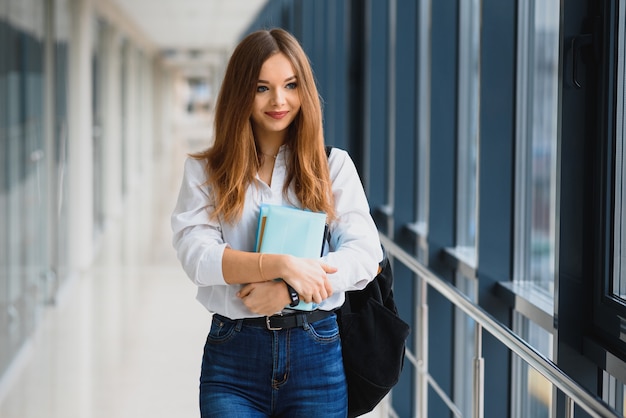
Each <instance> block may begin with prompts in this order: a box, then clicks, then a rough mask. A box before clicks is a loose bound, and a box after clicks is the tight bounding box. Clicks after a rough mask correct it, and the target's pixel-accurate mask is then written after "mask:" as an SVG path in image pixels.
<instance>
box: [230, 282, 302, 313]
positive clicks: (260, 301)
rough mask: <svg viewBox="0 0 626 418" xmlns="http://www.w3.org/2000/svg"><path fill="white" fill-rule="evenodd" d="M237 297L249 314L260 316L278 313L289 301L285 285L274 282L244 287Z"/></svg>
mask: <svg viewBox="0 0 626 418" xmlns="http://www.w3.org/2000/svg"><path fill="white" fill-rule="evenodd" d="M237 296H238V297H239V298H240V299H241V300H242V301H243V304H244V305H246V307H247V308H248V309H249V310H250V311H251V312H254V313H255V314H258V315H262V316H270V315H274V314H275V313H277V312H280V311H281V310H282V309H283V308H284V307H285V306H287V305H289V302H290V301H291V298H290V297H289V292H288V291H287V286H285V283H283V282H281V281H275V280H270V281H267V282H260V283H251V284H248V285H245V286H244V287H243V288H242V289H241V290H240V291H239V292H238V293H237Z"/></svg>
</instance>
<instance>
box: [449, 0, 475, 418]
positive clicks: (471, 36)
mask: <svg viewBox="0 0 626 418" xmlns="http://www.w3.org/2000/svg"><path fill="white" fill-rule="evenodd" d="M480 3H481V2H480V1H479V0H471V1H463V2H459V32H458V43H459V48H458V51H459V56H458V66H459V71H458V96H457V97H458V105H457V112H458V116H457V117H458V119H457V154H456V155H457V179H456V180H457V187H456V190H457V191H456V193H457V206H456V230H457V235H456V239H455V240H456V242H455V249H454V253H455V257H456V258H457V260H458V261H460V263H459V265H460V266H465V267H467V268H466V269H465V268H461V269H460V270H457V272H456V287H457V288H458V289H459V290H460V291H461V292H463V293H464V294H465V295H467V297H469V298H470V299H471V300H473V301H476V300H477V298H478V296H477V295H478V292H477V284H478V283H477V280H476V277H475V275H474V274H472V272H473V270H474V269H476V262H477V261H476V260H477V257H476V256H477V255H476V230H477V206H476V203H477V200H476V197H477V192H478V190H477V184H478V161H477V158H478V128H479V127H478V125H479V122H478V121H479V117H480V110H479V108H480V106H479V104H480V99H479V88H480V82H479V80H480V66H479V61H480ZM475 326H476V324H475V322H474V321H473V320H472V319H471V318H469V317H468V316H467V315H465V314H464V313H463V311H462V310H461V309H458V308H457V309H456V312H455V350H454V353H455V358H454V362H455V367H454V373H455V376H454V385H455V386H454V403H455V404H456V405H457V407H458V408H459V410H460V411H461V412H462V414H463V416H471V415H472V410H473V407H474V405H473V386H474V385H473V382H474V373H475V372H476V370H475V367H474V360H475V357H476V352H475V350H474V347H475V338H476V335H475Z"/></svg>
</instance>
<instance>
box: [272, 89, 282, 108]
mask: <svg viewBox="0 0 626 418" xmlns="http://www.w3.org/2000/svg"><path fill="white" fill-rule="evenodd" d="M284 103H285V93H284V92H283V91H282V90H281V89H274V94H273V95H272V104H273V105H274V106H280V105H282V104H284Z"/></svg>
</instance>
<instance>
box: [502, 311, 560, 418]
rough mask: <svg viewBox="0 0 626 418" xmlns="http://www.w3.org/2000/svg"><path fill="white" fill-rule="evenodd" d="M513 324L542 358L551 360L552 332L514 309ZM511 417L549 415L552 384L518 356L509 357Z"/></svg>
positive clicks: (546, 417) (550, 414)
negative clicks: (511, 358)
mask: <svg viewBox="0 0 626 418" xmlns="http://www.w3.org/2000/svg"><path fill="white" fill-rule="evenodd" d="M513 326H514V328H515V330H516V332H517V333H518V334H520V335H521V336H522V338H523V339H524V340H525V341H527V342H528V343H529V344H530V345H532V346H533V347H534V348H535V349H536V350H537V351H539V352H540V353H541V354H543V355H544V356H545V357H546V358H548V359H550V360H552V359H553V356H552V351H553V346H552V345H553V338H552V334H550V333H549V332H547V331H546V330H544V329H543V328H542V327H541V326H539V325H537V324H535V323H534V322H532V321H530V320H528V319H527V318H525V317H523V316H522V315H520V314H519V313H516V314H515V316H514V318H513ZM513 373H514V379H513V381H514V386H513V389H512V390H513V413H512V416H513V417H520V418H522V417H542V418H544V417H545V418H549V417H551V416H552V402H553V400H552V396H553V387H552V384H551V383H550V382H549V381H548V380H547V379H546V378H545V377H543V375H541V374H540V373H539V372H538V371H537V370H535V369H533V368H532V367H530V366H529V365H528V364H527V363H526V362H524V361H522V360H521V359H520V358H519V357H517V356H514V357H513Z"/></svg>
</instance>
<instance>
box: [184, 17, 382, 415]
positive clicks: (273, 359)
mask: <svg viewBox="0 0 626 418" xmlns="http://www.w3.org/2000/svg"><path fill="white" fill-rule="evenodd" d="M263 203H267V204H276V205H287V206H296V207H298V208H303V209H307V210H311V211H316V212H325V213H326V215H327V218H328V222H329V228H330V237H331V239H330V249H328V248H326V249H325V251H324V254H325V255H324V256H323V257H321V258H319V259H304V258H297V257H293V256H288V255H280V254H263V255H261V254H259V253H256V252H254V245H255V235H256V228H257V222H258V216H259V208H260V205H261V204H263ZM172 229H173V232H174V238H173V243H174V247H175V248H176V250H177V252H178V257H179V259H180V261H181V264H182V266H183V268H184V269H185V271H186V273H187V275H188V276H189V277H190V278H191V280H192V281H193V282H194V283H195V284H196V285H197V286H198V294H197V299H198V300H199V301H200V303H202V304H203V305H204V306H205V307H206V308H207V310H208V311H210V312H212V313H213V319H212V324H211V330H210V332H209V335H208V337H207V341H206V345H205V349H204V356H203V361H202V371H201V377H200V410H201V413H202V417H232V416H236V417H306V418H311V417H325V418H328V417H345V416H346V414H347V394H346V393H347V392H346V384H345V377H344V374H343V362H342V357H341V341H340V339H339V332H338V328H337V322H336V318H335V315H334V313H333V310H334V309H335V308H337V307H339V306H341V305H342V303H343V301H344V292H345V291H347V290H355V289H362V288H364V287H365V285H366V284H367V283H368V282H369V281H370V280H371V279H372V278H373V277H374V276H375V275H376V272H377V269H378V262H379V261H380V260H381V259H382V251H381V247H380V243H379V240H378V233H377V230H376V226H375V224H374V222H373V220H372V218H371V216H370V214H369V205H368V202H367V199H366V197H365V193H364V191H363V188H362V186H361V183H360V180H359V176H358V174H357V171H356V168H355V166H354V164H353V162H352V160H351V159H350V157H349V156H348V154H347V153H346V152H345V151H342V150H339V149H336V148H335V149H333V150H332V152H331V154H330V156H328V157H327V155H326V153H325V147H324V138H323V132H322V111H321V105H320V100H319V96H318V92H317V88H316V86H315V81H314V78H313V74H312V70H311V67H310V64H309V62H308V59H307V57H306V55H305V53H304V51H303V50H302V48H301V46H300V45H299V44H298V42H297V40H296V39H295V38H294V37H293V36H292V35H290V34H289V33H287V32H285V31H284V30H282V29H273V30H270V31H258V32H255V33H252V34H250V35H248V36H247V37H246V38H245V39H243V40H242V41H241V43H240V44H239V45H238V46H237V48H236V49H235V51H234V52H233V55H232V57H231V59H230V61H229V63H228V67H227V69H226V74H225V77H224V81H223V84H222V87H221V91H220V94H219V97H218V100H217V105H216V113H215V141H214V144H213V146H212V147H211V148H209V149H207V150H206V151H204V152H200V153H198V154H195V155H192V156H191V157H190V158H188V159H187V161H186V163H185V171H184V179H183V182H182V186H181V190H180V194H179V197H178V203H177V205H176V208H175V210H174V213H173V214H172ZM276 278H282V281H280V280H275V279H276ZM290 290H291V291H290ZM292 293H294V296H296V297H297V298H299V300H303V301H305V302H314V303H316V304H318V306H317V309H316V310H314V311H310V312H302V311H294V310H290V309H288V307H289V305H290V303H291V302H293V300H292ZM285 307H287V308H285Z"/></svg>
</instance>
